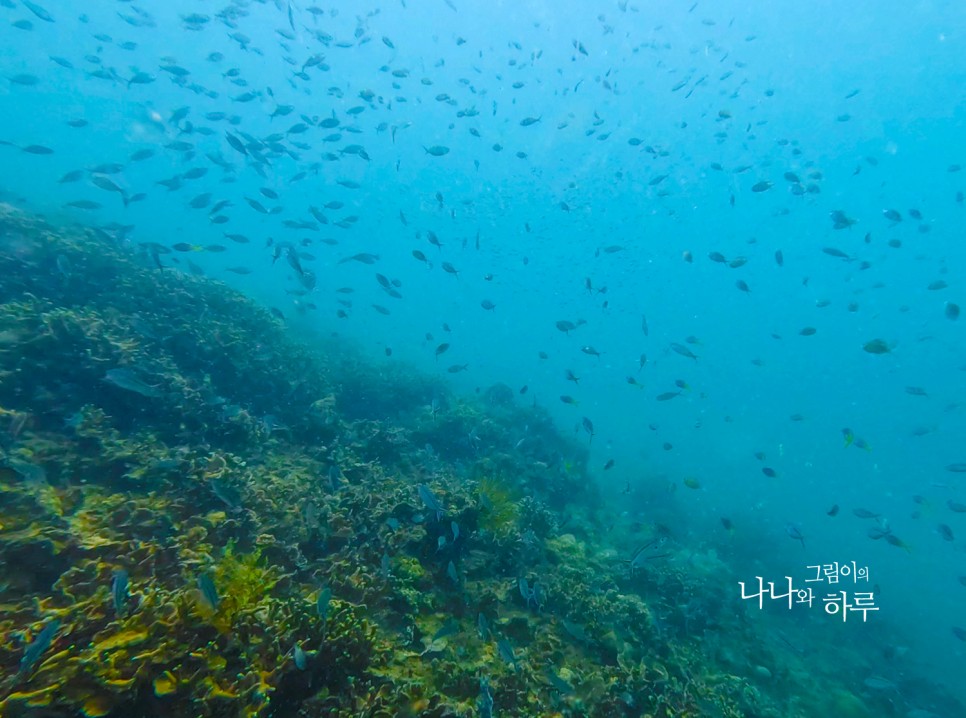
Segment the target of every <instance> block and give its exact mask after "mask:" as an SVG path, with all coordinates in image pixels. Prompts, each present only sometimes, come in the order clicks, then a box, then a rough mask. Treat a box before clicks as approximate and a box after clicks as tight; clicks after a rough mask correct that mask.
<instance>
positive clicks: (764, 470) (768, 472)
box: [761, 466, 778, 479]
mask: <svg viewBox="0 0 966 718" xmlns="http://www.w3.org/2000/svg"><path fill="white" fill-rule="evenodd" d="M761 473H763V474H764V475H765V476H767V477H768V478H770V479H774V478H775V477H776V476H778V472H777V471H775V470H774V469H773V468H771V467H770V466H763V467H762V468H761Z"/></svg>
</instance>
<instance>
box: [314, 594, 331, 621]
mask: <svg viewBox="0 0 966 718" xmlns="http://www.w3.org/2000/svg"><path fill="white" fill-rule="evenodd" d="M331 600H332V589H330V588H329V587H328V586H326V587H325V588H323V589H322V590H321V591H319V595H318V597H317V598H316V599H315V612H316V613H317V614H318V616H319V618H320V619H321V620H322V622H323V623H325V620H326V618H328V616H329V605H330V602H331Z"/></svg>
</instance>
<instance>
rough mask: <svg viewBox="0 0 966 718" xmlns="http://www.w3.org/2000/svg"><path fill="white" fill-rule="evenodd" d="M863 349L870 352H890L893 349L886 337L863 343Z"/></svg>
mask: <svg viewBox="0 0 966 718" xmlns="http://www.w3.org/2000/svg"><path fill="white" fill-rule="evenodd" d="M862 349H864V350H865V351H867V352H868V353H869V354H888V353H889V352H890V351H891V349H890V348H889V345H888V344H887V343H886V341H885V339H872V340H871V341H868V342H866V343H865V344H863V345H862Z"/></svg>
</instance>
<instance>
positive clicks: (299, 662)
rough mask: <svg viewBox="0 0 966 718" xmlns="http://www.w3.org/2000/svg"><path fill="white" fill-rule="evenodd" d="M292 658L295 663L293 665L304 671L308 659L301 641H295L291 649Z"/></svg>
mask: <svg viewBox="0 0 966 718" xmlns="http://www.w3.org/2000/svg"><path fill="white" fill-rule="evenodd" d="M292 660H293V661H294V663H295V667H296V668H298V669H299V670H300V671H304V670H305V669H306V668H308V663H309V659H308V656H307V655H306V654H305V651H304V650H302V644H301V643H296V644H295V647H294V648H293V649H292Z"/></svg>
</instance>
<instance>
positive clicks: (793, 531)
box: [785, 524, 805, 549]
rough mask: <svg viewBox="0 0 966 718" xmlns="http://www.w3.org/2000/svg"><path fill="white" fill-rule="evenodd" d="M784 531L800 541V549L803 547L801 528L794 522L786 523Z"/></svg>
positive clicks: (803, 539) (803, 538)
mask: <svg viewBox="0 0 966 718" xmlns="http://www.w3.org/2000/svg"><path fill="white" fill-rule="evenodd" d="M785 533H787V534H788V536H789V537H790V538H792V539H794V540H796V541H801V542H802V549H804V548H805V536H804V535H803V534H802V530H801V529H800V528H799V527H798V526H796V525H795V524H788V525H786V526H785Z"/></svg>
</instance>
